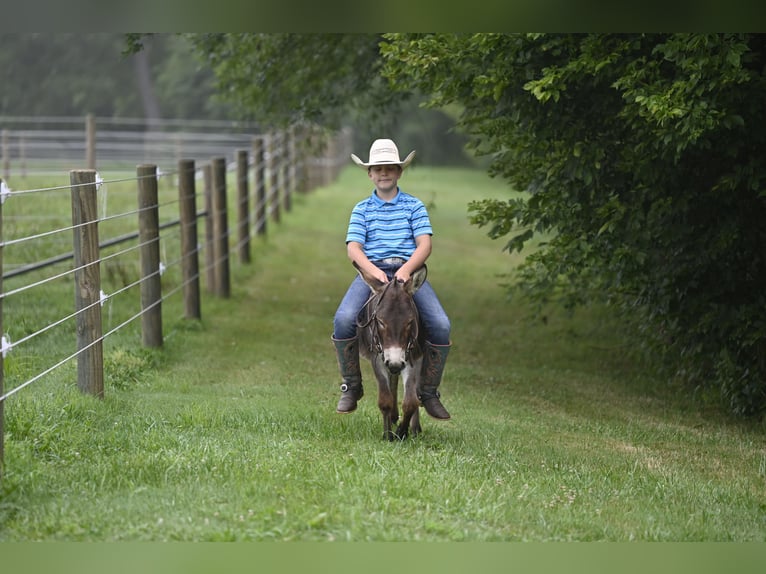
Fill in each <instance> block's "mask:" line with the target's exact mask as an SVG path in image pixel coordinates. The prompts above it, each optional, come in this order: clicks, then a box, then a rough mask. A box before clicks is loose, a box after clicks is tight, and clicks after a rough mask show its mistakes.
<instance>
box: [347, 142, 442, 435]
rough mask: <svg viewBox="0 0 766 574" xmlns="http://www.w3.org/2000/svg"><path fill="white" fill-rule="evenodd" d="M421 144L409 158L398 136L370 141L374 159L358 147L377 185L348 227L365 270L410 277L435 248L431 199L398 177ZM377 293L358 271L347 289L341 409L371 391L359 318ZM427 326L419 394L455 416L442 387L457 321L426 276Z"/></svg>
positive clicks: (423, 309)
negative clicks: (365, 384) (404, 186)
mask: <svg viewBox="0 0 766 574" xmlns="http://www.w3.org/2000/svg"><path fill="white" fill-rule="evenodd" d="M414 156H415V152H414V151H412V152H410V153H409V155H408V156H407V157H406V158H404V160H401V159H399V150H398V148H397V147H396V144H395V143H394V142H393V141H391V140H390V139H378V140H375V141H374V142H373V143H372V146H371V147H370V159H369V161H368V162H366V163H365V162H363V161H362V160H361V159H359V157H357V156H356V155H354V154H351V159H352V160H353V161H354V163H356V164H357V165H359V166H361V167H363V168H366V169H367V175H368V177H369V178H370V180H371V181H372V183H373V185H374V186H375V188H374V189H373V191H372V194H371V195H370V196H369V197H368V198H367V199H364V200H362V201H360V202H359V203H357V204H356V206H354V209H353V210H352V212H351V219H350V221H349V225H348V231H347V233H346V246H347V252H348V257H349V258H350V259H351V261H353V262H354V263H355V264H356V265H357V266H358V267H359V269H361V270H364V271H366V272H367V273H368V274H369V275H371V276H373V277H375V278H377V279H379V280H380V281H382V282H384V283H387V282H389V281H394V280H395V281H401V282H404V281H407V280H408V279H409V278H410V275H411V274H412V273H413V272H414V271H415V270H417V269H418V268H420V267H421V266H422V265H423V264H424V263H425V262H426V259H428V256H429V255H430V254H431V236H432V234H433V230H432V229H431V222H430V219H429V217H428V211H427V210H426V207H425V205H424V204H423V202H422V201H421V200H419V199H417V198H416V197H413V196H412V195H409V194H407V193H404V192H403V191H402V190H401V189H399V186H398V182H399V178H400V177H401V176H402V172H403V171H404V168H406V167H407V166H408V165H409V164H410V162H411V161H412V158H413V157H414ZM369 296H370V287H369V286H368V285H367V284H366V283H365V282H364V281H363V280H362V278H361V276H359V275H357V276H356V278H355V279H354V281H353V282H352V283H351V285H350V286H349V288H348V291H346V294H345V295H344V297H343V299H342V301H341V303H340V305H339V306H338V310H337V311H336V312H335V318H334V321H333V328H334V331H333V336H332V340H333V343H334V344H335V350H336V352H337V356H338V366H339V368H340V375H341V378H342V380H343V382H342V384H341V386H340V389H341V397H340V400H339V401H338V406H337V409H336V411H337V412H338V413H350V412H353V411H354V410H356V403H357V401H358V400H359V399H361V398H362V396H363V395H364V390H363V388H362V373H361V370H360V366H359V342H358V338H357V328H356V327H357V323H356V319H357V316H358V314H359V311H360V310H361V309H362V307H364V304H365V303H366V302H367V300H368V298H369ZM414 301H415V305H416V306H417V309H418V312H419V313H420V317H421V319H422V320H423V323H424V325H425V329H426V346H425V349H424V357H423V376H422V385H421V387H420V388H418V389H417V394H418V399H419V400H420V403H421V405H422V406H423V407H424V408H425V409H426V412H427V413H428V414H429V415H431V416H432V417H433V418H436V419H441V420H447V419H449V418H450V414H449V413H448V412H447V409H445V408H444V405H442V403H441V401H440V400H439V399H440V395H439V391H438V388H439V384H440V383H441V379H442V374H443V372H444V365H445V363H446V360H447V354H448V353H449V350H450V345H451V343H450V321H449V318H448V317H447V314H446V313H445V311H444V309H443V308H442V306H441V303H440V302H439V299H438V298H437V296H436V293H435V292H434V290H433V288H432V287H431V285H430V284H429V282H428V281H426V282H425V283H424V284H423V285H422V286H421V287H420V289H418V290H417V292H416V293H415V295H414Z"/></svg>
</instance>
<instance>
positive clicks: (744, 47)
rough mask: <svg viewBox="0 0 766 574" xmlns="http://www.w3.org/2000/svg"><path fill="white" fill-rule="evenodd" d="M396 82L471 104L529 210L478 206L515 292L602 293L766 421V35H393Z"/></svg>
mask: <svg viewBox="0 0 766 574" xmlns="http://www.w3.org/2000/svg"><path fill="white" fill-rule="evenodd" d="M381 50H382V53H383V55H384V57H385V58H386V65H385V67H384V73H385V75H387V77H389V78H390V79H391V80H392V81H393V80H395V85H398V86H404V87H406V88H407V89H409V90H414V89H417V90H420V91H422V92H423V93H428V94H431V96H432V97H431V105H436V106H441V105H445V104H448V103H453V102H455V103H459V104H461V105H462V106H463V107H464V112H463V114H462V116H461V124H462V126H463V127H464V129H465V130H467V131H468V132H469V133H470V134H471V135H472V141H473V145H474V147H475V148H476V149H477V150H479V151H481V152H482V153H485V154H490V155H491V157H492V165H491V172H492V173H493V174H494V175H497V176H500V177H503V178H505V179H507V180H508V182H509V183H510V184H511V185H512V186H513V187H514V188H515V189H518V190H523V191H526V192H527V193H526V195H525V196H524V197H522V198H520V199H512V200H509V201H498V200H486V201H483V202H478V203H475V204H473V205H472V206H471V214H472V220H473V222H474V223H476V224H477V225H481V226H488V228H489V234H490V236H491V237H494V238H499V237H506V236H510V237H509V239H508V241H507V244H506V248H507V249H508V250H520V249H521V248H522V247H524V246H525V245H527V244H528V243H529V241H530V240H531V239H532V238H533V237H535V236H539V235H541V234H545V235H549V236H550V239H548V240H547V243H545V244H544V245H543V246H541V247H540V248H539V249H537V250H535V251H534V253H532V254H531V255H530V256H528V257H527V259H526V262H525V263H524V264H523V265H522V267H521V269H520V270H519V275H518V277H519V280H518V283H517V288H519V289H522V290H524V291H525V292H527V293H529V294H531V295H532V296H534V297H536V298H538V299H540V300H544V299H547V298H551V297H556V298H559V299H561V300H563V301H564V302H565V304H567V305H576V304H579V303H583V302H587V301H590V300H593V299H595V298H607V300H609V301H611V302H612V303H615V304H618V305H620V307H621V308H622V309H623V310H624V311H626V316H630V317H632V318H633V319H634V320H636V322H637V324H638V326H639V327H640V328H641V330H642V332H643V335H644V341H645V342H646V343H647V344H649V345H651V348H652V349H653V351H654V352H655V353H657V356H660V355H661V356H663V357H665V358H666V359H667V360H668V361H669V364H670V365H673V366H674V367H675V369H676V372H677V373H679V374H683V376H684V377H685V378H686V379H688V380H689V381H692V382H693V383H694V384H695V385H697V386H698V387H700V388H705V389H712V390H714V391H715V392H716V393H720V396H721V397H722V398H723V399H724V400H725V401H726V402H727V404H728V406H729V407H730V408H731V409H732V410H733V411H734V412H737V413H742V414H762V413H764V411H766V225H764V223H763V222H764V221H766V189H765V188H764V177H766V166H765V165H764V163H765V162H766V159H765V158H764V154H763V150H764V143H766V141H764V140H765V138H766V129H764V128H765V127H766V126H765V125H764V124H765V122H766V108H764V106H763V101H764V99H765V98H766V78H765V77H764V65H765V64H766V60H765V59H764V58H765V57H766V37H764V36H762V35H751V34H668V35H655V34H631V35H618V34H585V35H577V34H554V35H542V34H513V35H502V34H463V35H431V34H426V35H422V34H390V35H387V36H386V42H385V43H384V44H382V46H381Z"/></svg>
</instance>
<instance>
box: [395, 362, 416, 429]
mask: <svg viewBox="0 0 766 574" xmlns="http://www.w3.org/2000/svg"><path fill="white" fill-rule="evenodd" d="M419 373H420V361H415V363H414V365H413V366H412V367H409V366H408V367H407V368H406V369H405V370H404V371H403V372H402V378H403V380H404V398H403V400H402V420H401V422H400V423H399V426H398V427H397V428H396V434H397V436H398V437H399V438H401V439H403V438H406V437H407V435H408V434H409V433H412V435H413V436H415V435H417V434H418V433H419V432H420V431H421V428H420V412H419V407H420V401H418V396H417V377H418V374H419Z"/></svg>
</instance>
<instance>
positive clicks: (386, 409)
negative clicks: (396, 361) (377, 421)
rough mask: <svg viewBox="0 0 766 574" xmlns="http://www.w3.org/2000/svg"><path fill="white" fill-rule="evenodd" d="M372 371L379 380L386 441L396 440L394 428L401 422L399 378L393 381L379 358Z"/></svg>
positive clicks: (379, 396) (381, 412) (379, 402)
mask: <svg viewBox="0 0 766 574" xmlns="http://www.w3.org/2000/svg"><path fill="white" fill-rule="evenodd" d="M372 370H373V371H374V372H375V378H376V379H377V380H378V408H379V409H380V414H381V416H382V418H383V438H384V439H385V440H394V438H396V435H395V434H394V431H393V426H394V425H395V424H396V421H397V420H399V409H398V407H397V405H396V384H397V378H396V377H394V378H393V381H391V378H392V377H391V375H390V374H389V373H388V370H387V369H386V367H385V365H384V364H383V361H382V359H381V358H380V357H377V358H376V360H375V361H374V362H373V364H372Z"/></svg>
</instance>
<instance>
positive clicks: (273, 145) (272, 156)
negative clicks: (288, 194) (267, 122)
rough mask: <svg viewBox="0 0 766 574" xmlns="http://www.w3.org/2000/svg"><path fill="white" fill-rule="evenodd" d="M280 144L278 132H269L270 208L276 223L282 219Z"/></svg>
mask: <svg viewBox="0 0 766 574" xmlns="http://www.w3.org/2000/svg"><path fill="white" fill-rule="evenodd" d="M278 156H279V146H277V134H276V133H274V132H271V133H270V134H269V209H271V218H272V219H273V220H274V223H279V221H280V219H281V214H280V205H279V163H278V161H279V157H278Z"/></svg>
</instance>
